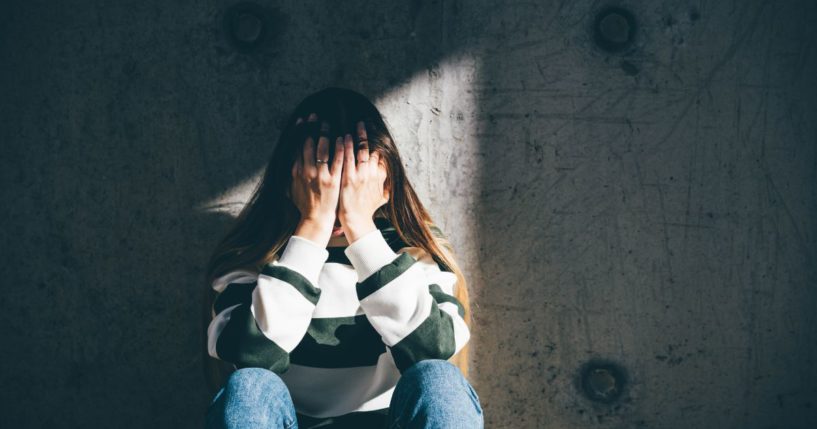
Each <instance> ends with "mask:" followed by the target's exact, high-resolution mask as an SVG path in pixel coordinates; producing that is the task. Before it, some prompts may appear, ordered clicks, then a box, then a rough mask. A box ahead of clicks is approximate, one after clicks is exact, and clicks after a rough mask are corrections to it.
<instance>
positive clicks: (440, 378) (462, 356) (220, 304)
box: [206, 88, 483, 429]
mask: <svg viewBox="0 0 817 429" xmlns="http://www.w3.org/2000/svg"><path fill="white" fill-rule="evenodd" d="M316 142H317V143H316ZM330 142H334V145H330ZM207 276H208V277H207V278H208V285H209V286H210V287H209V288H208V291H209V294H208V299H207V300H206V304H207V313H208V314H207V317H208V319H209V324H208V328H207V341H206V344H207V353H208V356H209V357H208V358H207V362H208V366H210V371H209V375H210V378H209V379H210V381H211V387H215V386H221V388H220V389H219V390H218V392H217V393H216V394H215V397H214V398H213V400H212V402H211V404H210V406H209V407H208V409H207V416H206V424H207V427H208V428H249V427H253V428H257V427H265V428H267V427H269V428H287V429H289V428H301V429H309V428H318V427H320V428H346V427H348V428H360V429H365V428H467V429H478V428H481V427H482V426H483V417H482V408H481V406H480V402H479V397H478V396H477V393H476V392H475V391H474V389H473V387H472V386H471V385H470V383H469V382H468V381H467V379H466V377H467V375H468V366H467V362H468V358H467V347H465V346H466V343H467V342H468V340H469V338H470V325H471V321H470V320H471V316H470V307H469V302H468V292H467V289H466V285H465V279H464V277H463V274H462V272H461V271H460V269H459V267H458V266H457V264H456V262H455V261H454V256H453V249H452V248H451V245H450V243H449V242H448V241H447V239H446V238H445V236H444V234H443V233H442V232H441V231H440V229H439V228H437V227H436V226H435V225H434V223H433V221H432V220H431V218H430V216H429V214H428V212H427V211H426V209H425V208H424V207H423V205H422V204H421V202H420V200H419V199H418V197H417V195H416V194H415V192H414V190H413V188H412V187H411V185H410V183H409V180H408V178H407V177H406V176H405V171H404V170H403V165H402V161H401V159H400V156H399V154H398V152H397V147H396V146H395V144H394V141H393V139H392V138H391V134H390V133H389V130H388V128H387V127H386V124H385V122H384V120H383V117H382V115H381V114H380V112H379V111H378V110H377V108H376V107H375V106H374V104H372V103H371V102H370V101H369V100H368V99H367V98H366V97H364V96H363V95H361V94H359V93H357V92H354V91H351V90H347V89H340V88H327V89H324V90H322V91H319V92H317V93H315V94H312V95H310V96H308V97H307V98H306V99H304V100H303V101H302V102H301V103H300V104H299V105H298V106H297V107H296V108H295V110H294V111H293V113H292V114H291V115H290V117H289V120H288V121H287V123H286V125H285V127H284V129H283V132H282V133H281V136H280V139H279V141H278V144H277V146H276V147H275V150H274V152H273V154H272V158H271V160H270V162H269V164H268V165H267V169H266V172H265V175H264V179H263V181H262V182H261V183H260V185H259V187H258V188H257V189H256V191H255V193H254V194H253V196H252V198H251V199H250V201H249V202H248V203H247V205H246V206H245V207H244V209H243V210H242V212H241V213H240V214H239V216H238V219H237V220H236V222H235V225H234V226H233V228H232V230H231V231H230V232H229V233H228V234H227V236H226V237H224V238H223V239H222V240H221V242H220V243H219V244H218V246H217V248H216V250H215V252H214V253H213V256H212V258H211V260H210V263H209V267H208V273H207ZM210 358H213V359H210ZM229 371H232V373H231V374H229V376H228V377H225V376H221V377H220V378H219V372H222V373H224V372H229ZM213 390H215V388H214V389H213Z"/></svg>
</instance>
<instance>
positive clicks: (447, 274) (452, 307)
mask: <svg viewBox="0 0 817 429" xmlns="http://www.w3.org/2000/svg"><path fill="white" fill-rule="evenodd" d="M344 253H345V254H346V256H347V257H348V258H349V261H350V262H351V263H352V266H353V267H354V268H355V271H356V273H357V277H358V281H357V284H356V289H357V296H358V299H359V300H360V306H361V307H362V308H363V312H364V313H365V314H366V317H367V319H368V320H369V322H370V323H371V325H372V327H373V328H374V329H375V330H376V331H377V332H378V333H379V334H380V336H381V338H382V340H383V343H384V344H385V345H386V346H388V347H389V349H390V351H391V353H392V356H393V357H394V362H395V364H396V365H397V368H398V370H400V372H401V373H403V372H404V371H405V370H406V369H408V368H409V367H411V365H413V364H414V363H415V362H418V361H421V360H425V359H449V358H450V357H451V356H453V355H455V354H456V353H457V352H459V351H460V349H462V347H463V346H465V344H466V343H467V342H468V340H469V338H470V332H469V329H468V326H467V325H466V324H465V320H464V318H463V317H464V315H465V312H464V308H463V306H462V304H461V303H460V302H459V301H458V300H457V298H455V296H454V286H455V283H456V280H457V277H456V275H455V274H454V273H453V272H451V271H443V270H441V269H440V266H439V265H438V264H437V262H436V261H434V259H433V258H432V257H431V255H430V254H428V252H426V251H425V250H423V249H420V248H418V247H404V248H402V249H400V250H398V252H394V251H393V250H392V249H391V247H390V246H389V244H388V243H387V242H386V240H385V239H384V237H383V234H382V233H381V232H380V230H373V231H371V232H369V233H367V234H366V235H364V236H363V237H360V238H358V239H357V240H356V241H355V242H353V243H351V244H350V245H349V246H347V247H346V249H345V250H344Z"/></svg>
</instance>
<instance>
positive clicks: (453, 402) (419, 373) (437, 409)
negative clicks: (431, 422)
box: [390, 359, 482, 428]
mask: <svg viewBox="0 0 817 429" xmlns="http://www.w3.org/2000/svg"><path fill="white" fill-rule="evenodd" d="M390 407H394V408H395V409H396V410H397V411H396V414H397V415H398V417H397V418H399V419H402V421H404V422H405V421H408V420H409V419H413V418H419V417H417V416H423V418H426V419H428V418H435V419H436V418H441V416H446V415H456V416H458V419H459V421H458V423H459V424H461V425H465V426H463V427H473V428H481V427H482V406H481V405H480V401H479V396H478V395H477V392H476V391H475V390H474V388H473V387H472V386H471V384H470V383H469V382H468V380H467V379H466V378H465V376H463V374H462V371H460V369H459V368H457V367H456V366H455V365H454V364H452V363H451V362H448V361H446V360H442V359H427V360H421V361H419V362H416V363H415V364H414V365H412V366H411V367H409V368H408V369H406V370H405V371H404V372H403V374H402V375H401V377H400V379H399V380H398V381H397V386H396V387H395V390H394V393H393V397H392V403H391V404H390ZM411 415H413V416H414V417H407V416H411ZM435 421H436V420H435ZM466 421H467V422H468V423H467V424H466ZM444 426H445V425H444ZM435 427H436V426H435ZM445 427H449V426H445Z"/></svg>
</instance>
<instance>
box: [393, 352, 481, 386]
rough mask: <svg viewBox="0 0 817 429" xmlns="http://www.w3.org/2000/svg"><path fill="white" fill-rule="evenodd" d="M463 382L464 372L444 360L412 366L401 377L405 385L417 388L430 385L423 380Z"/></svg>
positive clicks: (431, 360)
mask: <svg viewBox="0 0 817 429" xmlns="http://www.w3.org/2000/svg"><path fill="white" fill-rule="evenodd" d="M442 379H448V380H449V381H455V382H461V381H462V380H460V379H463V380H464V379H465V377H463V375H462V372H461V371H460V369H459V368H457V367H456V366H455V365H454V364H452V363H451V362H448V361H447V360H442V359H424V360H421V361H419V362H416V363H415V364H414V365H412V366H410V367H409V368H408V369H407V370H406V371H404V372H403V374H402V375H401V377H400V380H402V381H405V382H406V383H405V384H411V385H412V386H415V387H424V386H427V385H428V383H423V380H442Z"/></svg>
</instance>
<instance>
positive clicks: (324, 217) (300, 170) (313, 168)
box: [289, 113, 344, 246]
mask: <svg viewBox="0 0 817 429" xmlns="http://www.w3.org/2000/svg"><path fill="white" fill-rule="evenodd" d="M317 120H318V117H317V115H316V114H315V113H311V114H310V115H309V117H308V118H307V121H309V122H314V121H317ZM301 122H303V119H301V118H298V119H297V121H296V122H295V124H296V125H298V124H300V123H301ZM328 132H329V125H328V124H327V123H326V122H323V123H322V124H321V134H322V135H321V137H320V138H319V139H318V146H317V156H316V153H315V152H316V148H315V142H314V140H313V139H312V137H311V136H310V137H307V138H306V141H305V142H304V144H303V150H302V151H301V155H300V156H296V157H295V158H296V160H295V163H294V164H293V165H292V186H291V189H290V193H289V194H290V198H291V199H292V201H293V203H294V204H295V206H296V207H297V208H298V211H300V212H301V221H300V223H299V224H298V228H297V229H296V230H295V235H298V236H301V237H304V238H307V239H310V240H312V241H314V242H316V243H319V244H321V245H324V246H325V245H326V244H328V243H329V238H330V237H331V235H332V226H333V225H334V224H335V216H336V211H337V207H338V197H339V195H340V182H341V173H342V168H343V150H344V147H343V144H342V141H341V142H340V144H338V142H336V144H335V156H334V159H333V160H332V166H331V168H330V166H329V164H328V163H327V162H322V163H317V162H316V159H322V160H326V161H328V160H329V139H328V138H327V137H326V136H324V135H323V134H328Z"/></svg>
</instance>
